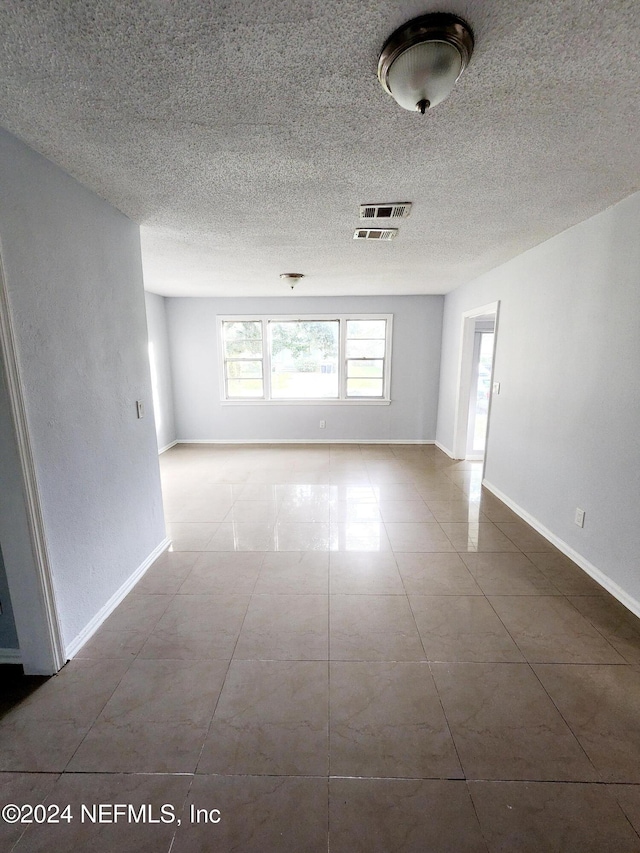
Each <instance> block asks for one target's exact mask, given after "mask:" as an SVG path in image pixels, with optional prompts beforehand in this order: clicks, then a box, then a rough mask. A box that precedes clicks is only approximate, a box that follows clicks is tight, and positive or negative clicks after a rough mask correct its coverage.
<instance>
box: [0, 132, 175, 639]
mask: <svg viewBox="0 0 640 853" xmlns="http://www.w3.org/2000/svg"><path fill="white" fill-rule="evenodd" d="M0 185H1V186H2V194H1V195H0V223H1V224H0V240H1V244H2V259H3V263H4V271H5V283H6V289H7V294H8V301H9V307H10V312H11V315H12V319H13V324H14V328H15V336H16V341H17V355H18V361H19V366H20V371H21V378H22V384H23V391H24V396H25V401H26V415H27V424H28V428H29V433H30V438H31V444H32V448H33V456H34V462H35V469H36V478H37V482H38V488H39V493H40V498H41V504H42V514H43V518H44V526H45V534H46V540H47V544H48V551H49V556H50V560H51V566H52V575H53V584H54V588H55V594H56V599H57V603H58V610H59V618H60V622H61V627H62V634H63V639H64V642H65V644H66V645H67V646H68V645H69V644H71V643H73V641H74V640H75V639H76V638H77V637H78V636H79V635H81V634H82V632H83V631H84V629H85V628H86V626H87V625H88V624H89V623H90V622H91V620H92V619H93V617H95V615H96V614H97V613H98V612H99V611H100V610H101V608H102V607H103V605H105V603H106V602H107V601H108V600H109V599H110V597H111V596H113V595H114V594H115V593H116V591H117V590H119V589H120V588H121V587H122V585H123V584H125V582H126V581H127V579H128V578H129V577H130V576H131V575H132V573H133V572H134V571H135V570H136V569H137V568H138V567H139V566H140V565H141V564H142V563H143V562H144V561H145V559H146V558H147V557H148V555H149V554H150V553H151V552H152V551H153V550H154V549H155V548H156V547H157V546H158V545H159V544H160V543H161V542H162V540H163V539H164V521H163V515H162V503H161V492H160V478H159V469H158V457H157V447H156V437H155V428H154V421H153V407H152V405H151V382H150V377H149V362H148V356H147V330H146V320H145V307H144V295H143V288H142V267H141V258H140V241H139V231H138V227H137V226H136V225H135V224H134V223H132V222H131V221H130V220H128V219H127V218H126V217H125V216H123V215H122V214H120V213H119V212H118V211H116V210H115V209H114V208H112V207H111V206H110V205H109V204H107V203H106V202H104V201H103V200H101V199H99V198H98V197H97V196H96V195H94V194H93V193H91V192H89V191H88V190H86V189H85V188H84V187H82V186H81V185H80V184H78V183H77V182H76V181H74V180H73V179H72V178H70V177H69V176H68V175H67V174H65V173H64V172H63V171H61V170H60V169H58V168H57V167H56V166H54V165H52V164H51V163H50V162H49V161H47V160H45V159H44V158H43V157H41V156H39V155H38V154H36V153H35V152H33V151H31V150H30V149H29V148H27V147H26V146H25V145H23V144H22V143H21V142H19V141H18V140H16V139H15V138H14V137H12V136H10V135H9V134H7V133H6V132H4V131H1V132H0ZM136 399H142V400H144V401H145V402H146V404H147V417H146V418H144V419H142V420H138V419H137V418H136V406H135V401H136ZM3 549H4V552H5V561H6V562H8V553H7V543H6V542H5V541H4V539H3ZM7 569H9V567H8V566H7ZM8 574H9V580H10V582H11V576H10V573H9V570H8ZM12 597H13V603H14V609H16V615H17V602H16V600H15V596H13V589H12ZM21 645H22V641H21Z"/></svg>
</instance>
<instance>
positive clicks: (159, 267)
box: [0, 0, 640, 296]
mask: <svg viewBox="0 0 640 853" xmlns="http://www.w3.org/2000/svg"><path fill="white" fill-rule="evenodd" d="M436 10H437V11H450V12H453V13H456V14H458V15H460V16H461V17H463V18H465V19H466V20H467V21H468V22H469V23H470V25H471V27H472V29H473V30H474V34H475V38H476V48H475V52H474V55H473V57H472V59H471V63H470V65H469V68H468V69H467V71H466V73H465V74H464V75H463V77H462V78H461V79H460V80H459V82H458V84H457V85H456V88H455V89H454V91H453V93H452V95H451V96H450V97H449V98H448V100H446V101H445V102H444V103H442V104H440V105H439V106H438V107H436V108H435V109H434V110H433V112H432V113H431V114H428V115H426V116H424V117H421V116H419V115H418V114H413V113H408V112H406V111H404V110H402V109H400V108H399V107H398V106H397V105H396V104H395V102H394V101H393V100H392V99H391V98H390V97H389V96H388V95H387V94H386V93H385V92H384V91H383V90H382V88H381V86H380V84H379V83H378V80H377V77H376V65H377V59H378V53H379V50H380V47H381V45H382V43H383V42H384V40H385V39H386V37H387V36H388V35H389V34H390V33H391V32H392V31H393V30H394V29H395V28H396V27H397V26H399V25H400V24H402V23H404V22H405V21H406V20H408V19H410V18H412V17H415V16H416V15H418V14H422V13H424V12H428V11H436ZM637 13H638V5H637V3H636V2H632V0H626V1H625V0H598V2H594V1H593V0H547V1H546V2H536V0H532V1H531V2H521V0H492V2H486V0H466V2H463V0H452V2H450V3H448V4H447V5H446V6H444V7H443V6H439V5H438V6H434V5H431V6H430V5H429V4H428V3H427V4H426V5H425V4H423V3H420V2H407V1H406V0H404V1H403V0H400V2H399V1H398V0H377V2H376V0H357V2H351V3H346V2H339V0H308V2H304V0H287V2H279V0H273V2H271V3H264V2H262V0H260V2H254V0H228V2H207V0H181V2H177V0H176V2H173V0H129V2H122V0H121V1H120V2H118V0H109V2H101V0H91V2H90V0H82V2H81V0H5V2H4V3H2V4H1V5H0V34H1V35H0V39H1V42H2V46H1V48H0V51H1V55H0V124H2V125H3V126H5V127H6V128H7V129H8V130H10V131H11V132H13V133H14V134H16V135H17V136H19V137H20V138H22V139H23V140H25V141H26V142H27V143H28V144H29V145H31V146H32V147H33V148H35V149H36V150H38V151H40V152H42V153H43V154H44V155H45V156H47V157H49V158H50V159H51V160H53V161H54V162H55V163H58V164H59V165H60V166H62V168H64V169H65V170H66V171H67V172H69V173H71V174H72V175H74V176H75V177H76V178H78V180H80V181H81V182H82V183H84V184H85V185H87V186H88V187H90V188H92V189H93V190H94V191H95V192H97V193H98V194H99V195H101V196H103V197H104V198H105V199H108V200H109V201H110V202H111V203H112V204H114V205H115V206H116V207H117V208H119V209H120V210H122V211H123V212H124V213H126V214H127V215H128V216H130V217H131V218H132V219H134V220H136V221H137V222H139V223H140V224H141V226H142V241H143V258H144V267H145V281H146V287H147V289H149V290H152V291H155V292H157V293H163V294H167V295H194V296H195V295H214V294H215V295H229V296H231V295H274V294H284V293H290V292H291V291H290V290H289V288H288V286H287V285H286V284H284V283H282V282H281V281H280V280H279V278H278V274H279V273H281V272H290V271H295V272H303V273H305V274H306V278H305V279H304V281H303V282H302V283H301V284H299V285H298V286H297V288H296V291H295V293H296V295H305V294H308V295H317V294H325V295H334V294H392V293H445V292H447V291H449V290H451V289H452V288H453V287H456V286H457V285H459V284H461V283H462V282H465V281H468V280H470V279H472V278H474V277H475V276H476V275H478V274H479V273H481V272H483V271H485V270H488V269H491V268H492V267H494V266H496V265H497V264H499V263H501V262H503V261H505V260H507V259H508V258H510V257H513V256H514V255H516V254H518V253H519V252H522V251H523V250H525V249H527V248H529V247H531V246H534V245H536V244H537V243H539V242H541V241H542V240H544V239H546V238H548V237H550V236H551V235H553V234H556V233H558V232H559V231H562V230H563V229H565V228H567V227H569V226H571V225H573V224H575V223H576V222H579V221H581V220H583V219H585V218H587V217H588V216H590V215H592V214H594V213H596V212H597V211H599V210H602V209H603V208H605V207H607V206H608V205H610V204H613V203H614V202H616V201H618V200H619V199H621V198H623V197H624V196H626V195H629V194H630V193H632V192H634V191H635V190H636V189H638V185H639V184H640V145H639V144H638V141H639V139H640V134H639V131H640V111H639V109H638V104H639V103H640V71H639V68H638V45H639V44H640V25H639V20H640V16H639V15H638V14H637ZM384 201H412V202H413V203H414V207H413V211H412V214H411V216H410V217H409V218H408V219H406V220H403V221H402V224H401V229H400V234H399V236H398V238H397V239H396V240H395V241H393V242H391V243H382V244H377V243H373V244H371V243H364V242H355V241H353V240H352V235H353V231H354V229H355V227H356V226H357V225H358V205H359V203H361V202H384Z"/></svg>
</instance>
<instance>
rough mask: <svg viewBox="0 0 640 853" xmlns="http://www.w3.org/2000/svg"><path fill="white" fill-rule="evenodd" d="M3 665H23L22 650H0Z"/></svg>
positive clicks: (0, 661) (0, 660) (0, 659)
mask: <svg viewBox="0 0 640 853" xmlns="http://www.w3.org/2000/svg"><path fill="white" fill-rule="evenodd" d="M1 663H22V652H21V651H20V649H0V664H1Z"/></svg>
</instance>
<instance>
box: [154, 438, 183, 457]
mask: <svg viewBox="0 0 640 853" xmlns="http://www.w3.org/2000/svg"><path fill="white" fill-rule="evenodd" d="M177 443H178V441H177V439H176V440H175V441H170V442H169V444H165V446H164V447H160V448H159V449H158V456H160V454H161V453H164V452H165V450H171V448H172V447H175V446H176V444H177Z"/></svg>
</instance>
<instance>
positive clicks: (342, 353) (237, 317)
mask: <svg viewBox="0 0 640 853" xmlns="http://www.w3.org/2000/svg"><path fill="white" fill-rule="evenodd" d="M296 320H297V321H301V322H304V321H310V322H320V321H323V320H333V321H338V322H339V324H340V326H339V337H338V341H339V344H338V346H339V349H338V394H339V396H338V397H314V398H311V399H306V398H286V399H275V400H274V399H272V398H271V353H270V351H269V323H270V322H279V321H280V322H292V321H296ZM347 320H386V327H385V329H386V337H385V354H384V359H383V369H382V397H347V361H348V359H347V347H346V343H347ZM230 322H231V323H233V322H239V323H242V322H244V323H247V322H253V323H256V322H261V323H262V375H263V380H262V382H263V384H262V390H263V396H262V397H227V378H226V371H225V362H226V356H225V352H224V337H223V331H222V330H223V323H230ZM217 331H218V353H219V375H220V402H221V404H222V405H225V406H256V405H258V406H262V405H265V404H267V405H269V406H313V405H322V406H326V405H339V406H343V405H347V406H388V405H389V404H390V403H391V358H392V351H391V343H392V333H393V314H356V313H348V314H223V315H218V317H217Z"/></svg>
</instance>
